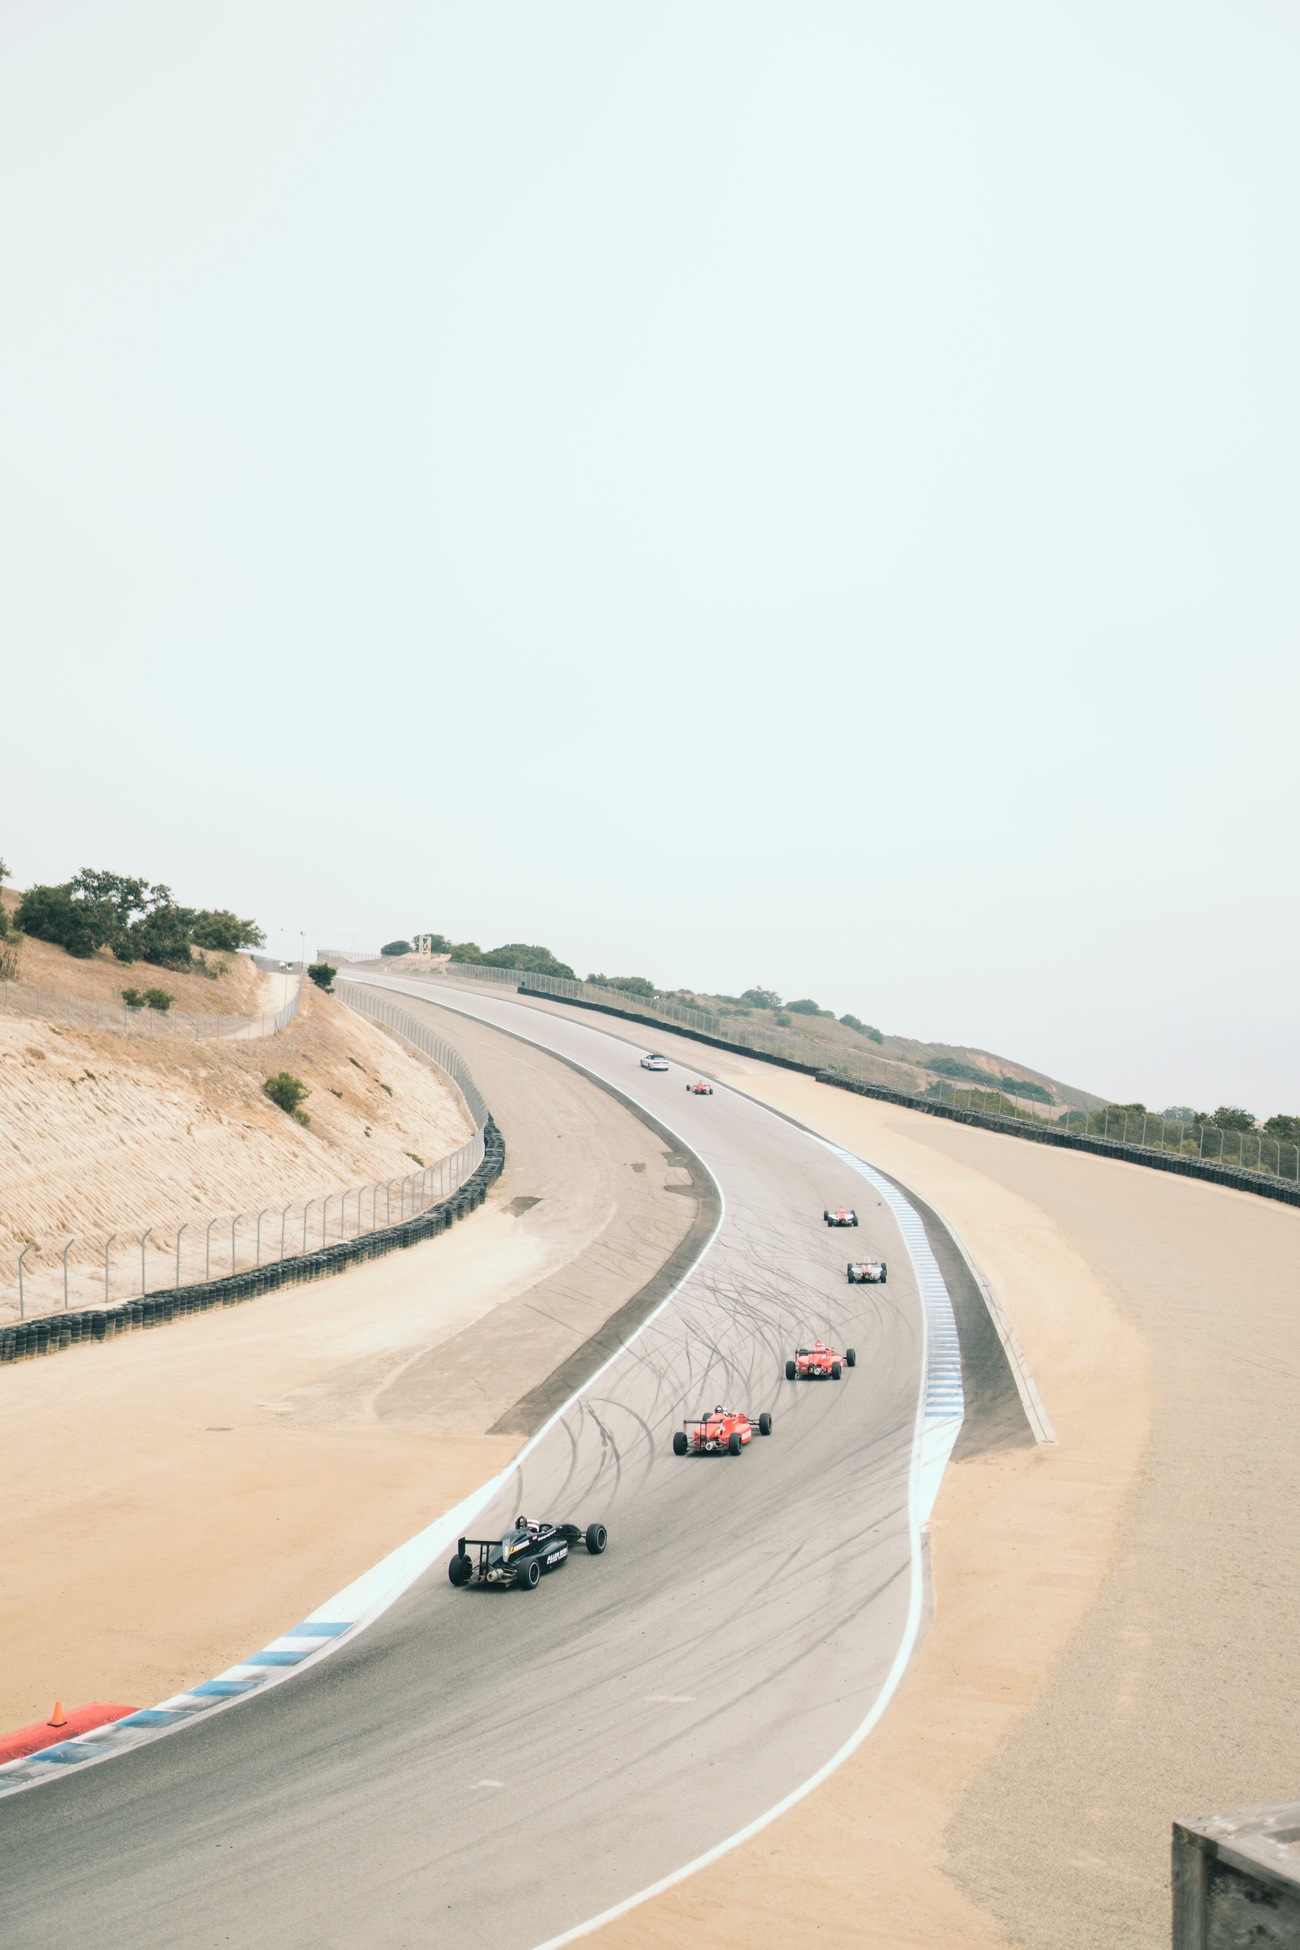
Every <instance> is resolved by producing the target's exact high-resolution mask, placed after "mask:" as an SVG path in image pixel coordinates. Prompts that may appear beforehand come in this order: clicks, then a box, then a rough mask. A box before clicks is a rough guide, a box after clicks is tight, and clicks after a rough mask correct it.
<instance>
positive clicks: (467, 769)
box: [0, 0, 1300, 1114]
mask: <svg viewBox="0 0 1300 1950" xmlns="http://www.w3.org/2000/svg"><path fill="white" fill-rule="evenodd" d="M0 53H2V56H3V58H2V59H0V177H2V182H3V195H2V196H0V226H2V228H0V299H2V304H0V334H2V342H3V359H2V361H0V455H2V456H3V459H2V461H0V472H2V478H0V495H2V497H3V503H2V506H0V576H2V579H3V580H2V588H3V612H2V613H3V621H4V638H3V641H4V647H5V656H4V665H5V683H4V689H3V700H4V707H5V708H4V729H5V737H4V746H3V754H4V755H3V759H2V760H0V768H2V769H0V778H2V780H3V791H2V793H0V853H3V854H4V856H5V857H6V858H7V859H8V860H9V862H10V865H11V866H12V868H13V869H14V873H15V878H16V879H17V881H18V882H19V883H20V884H21V883H25V882H28V881H31V880H34V879H54V878H58V879H61V878H64V877H66V876H67V875H68V874H69V873H71V872H73V871H75V869H76V868H78V867H79V866H82V865H84V864H92V865H96V866H108V867H112V868H115V869H117V870H119V871H123V872H141V873H144V874H146V875H148V876H150V877H152V878H157V879H163V880H167V881H169V882H171V883H172V884H173V886H174V887H175V889H176V891H177V892H178V894H179V895H180V896H181V897H183V898H185V899H188V900H191V901H194V902H202V903H217V904H222V905H225V904H231V905H234V906H236V907H238V908H239V909H240V911H241V912H245V913H253V914H256V915H257V916H259V917H260V918H261V919H262V920H263V921H264V922H265V923H267V924H268V925H269V926H270V927H271V928H272V929H282V930H284V932H285V935H286V936H289V935H291V936H292V937H293V939H294V940H295V941H296V938H297V933H298V930H299V929H303V930H305V931H306V933H307V936H308V946H309V947H311V946H314V945H316V944H317V943H323V942H326V941H328V942H331V943H336V944H338V945H341V946H347V945H351V944H356V945H358V946H360V945H364V944H367V943H375V942H378V941H381V940H384V939H387V938H388V937H390V936H391V935H393V934H397V933H406V932H408V931H410V930H412V929H414V928H416V927H429V928H438V929H443V930H446V931H447V932H449V933H452V934H454V935H456V936H458V937H464V936H472V937H474V938H475V939H477V940H478V941H480V942H481V943H482V944H483V945H484V946H491V945H493V944H494V943H496V942H498V941H501V940H506V939H525V940H537V941H544V942H546V943H547V944H549V945H550V946H551V947H553V948H554V949H555V950H556V951H557V952H558V953H559V954H561V955H562V956H563V957H564V958H565V959H567V960H570V961H572V962H573V963H574V964H575V965H576V966H577V967H578V970H579V973H583V974H585V973H586V972H587V970H588V969H591V968H595V969H603V970H605V971H607V972H610V973H628V972H634V973H645V974H648V975H650V976H651V977H652V978H653V979H655V980H657V981H659V982H661V983H664V984H674V985H675V984H677V983H689V984H692V985H697V984H698V985H700V986H702V987H706V988H721V989H724V990H736V989H739V988H742V987H744V986H746V985H748V984H750V983H753V982H759V981H761V982H764V983H768V984H771V985H772V986H774V987H776V988H778V989H781V990H783V991H784V992H785V993H787V994H809V993H810V994H812V995H813V996H815V997H816V998H817V999H818V1000H820V1001H821V1002H823V1003H824V1004H828V1005H832V1006H834V1007H835V1008H836V1009H837V1010H840V1011H842V1010H845V1009H851V1010H854V1011H856V1012H857V1013H858V1014H860V1015H862V1016H864V1017H866V1018H868V1019H870V1020H872V1021H874V1022H877V1023H879V1024H880V1025H881V1026H882V1027H883V1028H886V1029H891V1030H896V1031H900V1032H902V1033H904V1034H913V1035H920V1036H933V1037H940V1038H944V1039H948V1040H953V1041H961V1042H973V1043H976V1044H981V1045H984V1046H986V1047H989V1048H991V1049H993V1050H995V1051H997V1052H999V1053H1001V1054H1004V1055H1009V1056H1013V1057H1016V1058H1019V1059H1020V1060H1022V1061H1024V1062H1027V1063H1032V1064H1037V1065H1040V1066H1042V1067H1043V1068H1045V1069H1047V1070H1049V1071H1051V1072H1053V1073H1055V1074H1057V1075H1059V1076H1063V1077H1066V1078H1068V1079H1069V1080H1071V1081H1073V1082H1075V1083H1078V1084H1082V1085H1084V1086H1085V1087H1087V1088H1090V1089H1095V1090H1098V1091H1102V1092H1106V1093H1109V1094H1111V1095H1114V1096H1116V1097H1121V1098H1130V1097H1140V1098H1144V1099H1145V1100H1146V1101H1148V1102H1149V1103H1152V1104H1153V1105H1155V1106H1157V1107H1159V1106H1162V1105H1163V1104H1165V1103H1167V1102H1194V1103H1197V1104H1202V1103H1209V1104H1214V1103H1217V1102H1219V1101H1220V1100H1222V1099H1225V1098H1227V1099H1232V1100H1238V1101H1243V1102H1245V1103H1247V1104H1249V1105H1250V1106H1251V1107H1252V1108H1253V1109H1255V1110H1256V1111H1258V1112H1260V1113H1261V1114H1266V1113H1268V1112H1270V1111H1272V1110H1276V1109H1288V1110H1300V1045H1298V1043H1297V1037H1296V1029H1295V969H1296V960H1297V947H1298V946H1300V943H1298V941H1297V932H1298V931H1297V919H1296V914H1297V910H1296V898H1295V872H1294V868H1295V851H1296V831H1297V824H1298V821H1300V814H1298V813H1297V795H1296V764H1295V756H1294V750H1295V735H1296V734H1295V710H1296V702H1297V699H1296V689H1297V678H1296V648H1297V619H1298V617H1300V587H1298V584H1300V554H1298V552H1297V547H1296V537H1297V531H1298V520H1297V517H1298V515H1300V508H1298V506H1297V503H1298V501H1300V491H1298V490H1300V482H1298V466H1300V462H1298V458H1297V457H1298V456H1300V358H1298V357H1297V346H1300V254H1298V253H1297V250H1296V204H1297V194H1298V192H1300V117H1298V116H1297V114H1296V112H1295V104H1296V101H1297V99H1300V14H1297V11H1296V9H1295V8H1294V6H1292V5H1290V4H1283V0H1268V3H1266V0H1231V3H1230V4H1227V3H1226V0H1225V4H1217V3H1216V0H1200V3H1199V4H1198V0H1178V4H1177V5H1175V4H1173V0H1168V3H1167V4H1152V3H1151V0H1122V4H1121V0H1088V4H1086V5H1085V4H1083V0H1071V4H1061V3H1060V0H1057V3H1056V4H1053V0H1000V3H999V0H988V3H987V4H985V5H983V6H981V7H980V8H978V9H976V8H972V7H971V6H969V5H968V4H965V0H962V4H957V0H952V3H951V4H945V3H944V0H915V4H912V5H909V6H908V7H905V8H899V7H896V6H884V5H879V4H874V3H872V0H844V4H829V3H824V4H817V3H816V0H803V3H802V4H800V5H797V6H796V5H792V4H786V5H781V6H777V5H771V4H764V0H744V4H743V5H742V4H736V5H729V4H718V3H717V0H714V3H713V4H710V0H689V4H680V5H673V4H664V3H663V0H659V4H657V5H655V6H654V7H643V8H632V7H626V6H623V7H611V6H609V5H608V4H607V3H603V4H600V5H596V4H590V5H587V4H573V3H572V0H552V4H550V5H547V6H545V7H541V6H524V5H498V6H494V7H490V8H487V7H466V6H464V5H455V6H453V5H449V4H444V3H443V0H419V4H383V0H368V3H367V4H366V5H364V6H363V5H360V4H344V0H311V4H310V5H308V4H304V3H303V0H282V3H279V4H277V0H256V4H240V0H228V4H226V5H225V6H223V7H220V8H211V7H203V8H200V7H197V6H194V5H190V4H187V3H186V0H166V4H161V3H159V4H148V5H146V4H140V3H139V0H116V4H114V5H112V6H107V5H102V4H98V3H97V0H62V3H60V0H23V3H22V4H20V0H6V4H4V5H3V7H0Z"/></svg>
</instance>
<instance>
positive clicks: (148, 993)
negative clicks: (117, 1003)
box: [122, 989, 176, 1016]
mask: <svg viewBox="0 0 1300 1950" xmlns="http://www.w3.org/2000/svg"><path fill="white" fill-rule="evenodd" d="M175 999H176V998H175V997H174V996H172V995H169V994H168V992H167V990H166V989H144V990H140V989H123V990H122V1000H123V1002H125V1004H126V1006H127V1008H128V1009H157V1011H158V1013H159V1014H160V1015H164V1016H165V1015H166V1013H167V1011H168V1010H169V1009H170V1008H171V1006H172V1003H173V1002H174V1001H175Z"/></svg>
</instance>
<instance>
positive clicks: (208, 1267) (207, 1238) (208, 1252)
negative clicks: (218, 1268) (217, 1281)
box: [203, 1215, 219, 1280]
mask: <svg viewBox="0 0 1300 1950" xmlns="http://www.w3.org/2000/svg"><path fill="white" fill-rule="evenodd" d="M218 1216H219V1215H218ZM216 1223H217V1221H216V1219H209V1220H208V1229H207V1231H206V1233H205V1234H204V1235H203V1277H204V1279H205V1280H210V1279H211V1278H212V1228H213V1226H214V1225H215V1224H216Z"/></svg>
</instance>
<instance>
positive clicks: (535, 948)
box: [479, 941, 578, 982]
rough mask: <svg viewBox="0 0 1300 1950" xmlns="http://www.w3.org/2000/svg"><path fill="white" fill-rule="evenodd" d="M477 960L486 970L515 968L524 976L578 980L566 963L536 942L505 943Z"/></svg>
mask: <svg viewBox="0 0 1300 1950" xmlns="http://www.w3.org/2000/svg"><path fill="white" fill-rule="evenodd" d="M479 960H480V961H481V962H482V963H483V965H484V966H485V967H486V968H517V969H519V971H520V972H521V974H524V975H558V976H560V977H562V978H563V979H564V980H566V981H570V982H576V981H577V979H578V978H577V976H576V975H575V974H574V972H573V970H572V969H571V968H570V967H569V964H568V962H567V961H560V960H559V959H558V958H557V957H556V956H555V955H553V954H552V953H551V951H550V949H549V948H543V947H541V946H540V945H539V944H538V943H536V942H528V941H507V942H505V943H504V945H503V946H502V947H500V948H492V949H490V950H489V952H488V953H487V954H486V955H480V956H479Z"/></svg>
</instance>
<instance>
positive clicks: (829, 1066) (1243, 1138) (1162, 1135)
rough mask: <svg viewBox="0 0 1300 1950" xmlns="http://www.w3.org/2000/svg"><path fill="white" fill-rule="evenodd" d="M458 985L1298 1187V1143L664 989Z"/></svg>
mask: <svg viewBox="0 0 1300 1950" xmlns="http://www.w3.org/2000/svg"><path fill="white" fill-rule="evenodd" d="M319 953H320V955H321V957H322V958H323V959H327V960H330V961H333V962H344V963H348V964H351V965H352V966H353V967H354V968H355V967H356V966H358V965H359V964H364V965H365V966H367V967H370V968H374V969H376V970H383V969H387V970H388V972H389V973H395V972H396V970H395V969H394V967H393V964H392V963H391V962H386V961H385V960H384V959H383V957H382V956H364V955H360V954H358V953H355V952H352V951H347V950H339V949H332V948H331V949H325V948H322V949H321V950H319ZM439 975H441V976H443V977H450V978H451V979H452V980H454V981H457V982H475V983H480V984H483V985H484V986H487V987H493V988H499V989H502V990H507V989H509V990H516V991H522V992H523V993H525V994H529V995H542V996H554V997H556V998H557V999H558V1000H561V1001H570V1002H580V1003H585V1004H587V1005H588V1006H589V1007H593V1008H600V1009H606V1010H615V1011H617V1012H618V1013H619V1014H621V1015H623V1016H629V1017H631V1018H632V1019H633V1020H637V1021H642V1022H645V1023H646V1024H647V1025H649V1024H650V1023H662V1024H663V1026H664V1028H665V1029H682V1030H685V1031H686V1032H687V1034H688V1035H693V1036H699V1037H701V1038H705V1039H707V1040H709V1041H711V1042H714V1043H719V1044H721V1045H722V1046H723V1047H725V1048H728V1049H733V1050H736V1051H738V1052H745V1051H752V1052H753V1053H754V1054H755V1055H756V1056H761V1057H767V1058H769V1059H772V1060H774V1061H776V1062H778V1063H784V1064H788V1065H791V1066H792V1067H798V1068H799V1069H803V1070H808V1071H809V1072H815V1073H822V1074H826V1075H829V1076H836V1075H840V1076H846V1077H849V1078H851V1079H852V1080H853V1081H855V1082H858V1083H874V1084H880V1085H882V1086H883V1087H884V1088H886V1089H888V1090H892V1091H896V1092H898V1093H899V1094H900V1095H902V1096H905V1097H914V1098H916V1099H917V1100H918V1102H919V1103H921V1104H925V1105H930V1104H948V1105H951V1106H952V1107H953V1108H954V1109H957V1110H971V1111H978V1112H979V1113H980V1114H981V1115H983V1116H992V1117H999V1118H1014V1119H1015V1120H1017V1121H1018V1122H1021V1123H1025V1124H1028V1125H1031V1126H1037V1127H1042V1126H1049V1127H1051V1128H1053V1129H1056V1130H1063V1131H1071V1132H1074V1133H1076V1134H1082V1135H1085V1136H1088V1137H1097V1138H1101V1139H1102V1140H1103V1141H1105V1142H1108V1143H1113V1144H1116V1145H1121V1144H1122V1145H1127V1146H1133V1147H1136V1148H1137V1149H1139V1150H1147V1151H1157V1152H1160V1153H1162V1154H1163V1155H1165V1156H1170V1155H1177V1156H1180V1157H1184V1158H1195V1159H1198V1160H1199V1161H1200V1162H1201V1163H1203V1164H1217V1165H1223V1166H1226V1167H1231V1168H1234V1169H1237V1170H1241V1171H1253V1172H1258V1173H1259V1174H1260V1175H1261V1176H1263V1177H1276V1178H1283V1179H1287V1180H1289V1181H1291V1182H1292V1183H1294V1184H1297V1185H1300V1145H1295V1144H1292V1143H1288V1142H1287V1141H1286V1140H1284V1139H1281V1138H1272V1137H1269V1136H1268V1135H1267V1134H1266V1133H1265V1132H1263V1131H1229V1130H1222V1129H1220V1127H1219V1126H1218V1125H1215V1124H1207V1123H1200V1124H1197V1123H1185V1122H1181V1121H1179V1120H1177V1119H1175V1118H1167V1117H1161V1116H1159V1115H1157V1114H1156V1113H1155V1112H1148V1111H1133V1110H1124V1109H1121V1108H1119V1107H1117V1106H1115V1105H1108V1106H1103V1107H1101V1108H1099V1109H1097V1110H1093V1111H1086V1110H1076V1109H1070V1108H1067V1109H1065V1110H1061V1109H1060V1108H1057V1107H1052V1108H1051V1109H1050V1110H1049V1109H1047V1108H1046V1107H1043V1108H1039V1109H1032V1108H1030V1107H1029V1106H1028V1105H1027V1104H1024V1103H1019V1102H1017V1101H1016V1100H1015V1098H1014V1097H1013V1096H1010V1095H1009V1094H1008V1092H1007V1088H1006V1086H1005V1084H1002V1083H999V1085H998V1086H996V1087H990V1088H988V1089H982V1088H981V1087H980V1086H979V1085H976V1084H970V1083H954V1082H952V1081H951V1080H950V1079H948V1078H947V1077H939V1076H936V1075H935V1074H934V1073H933V1072H932V1071H928V1070H926V1069H925V1067H924V1066H923V1065H921V1064H913V1063H904V1062H898V1061H896V1060H895V1059H893V1058H891V1057H885V1056H871V1055H868V1054H867V1053H866V1052H865V1051H861V1052H859V1051H857V1050H843V1051H842V1050H841V1049H840V1048H838V1047H836V1048H835V1050H834V1052H833V1055H828V1051H829V1048H830V1046H829V1045H828V1044H826V1043H819V1042H817V1041H816V1040H815V1039H814V1038H812V1037H809V1036H804V1035H801V1034H800V1033H799V1031H798V1030H796V1029H782V1028H780V1027H779V1026H778V1025H776V1024H772V1025H771V1026H770V1027H769V1026H767V1025H762V1026H760V1025H758V1024H756V1023H753V1022H751V1021H750V1020H749V1019H748V1018H740V1019H738V1018H737V1017H735V1016H731V1015H725V1016H724V1015H721V1014H719V1013H716V1012H714V1011H711V1010H704V1009H696V1008H692V1007H691V1006H689V1005H688V1004H686V1003H680V1002H674V1001H673V1000H672V999H671V998H670V997H668V996H641V995H632V994H629V993H628V992H627V991H626V990H624V989H610V988H605V987H603V986H601V985H600V984H598V983H595V982H579V981H576V980H569V979H568V978H566V977H562V976H556V975H532V974H529V973H528V972H527V971H526V970H523V969H518V968H491V967H484V966H483V965H482V964H481V963H476V962H453V961H447V962H444V963H443V964H442V965H441V967H440V968H438V969H437V970H435V971H434V979H436V978H437V976H439Z"/></svg>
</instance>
